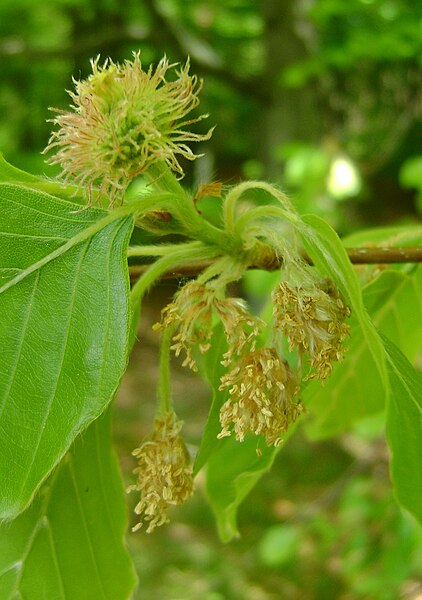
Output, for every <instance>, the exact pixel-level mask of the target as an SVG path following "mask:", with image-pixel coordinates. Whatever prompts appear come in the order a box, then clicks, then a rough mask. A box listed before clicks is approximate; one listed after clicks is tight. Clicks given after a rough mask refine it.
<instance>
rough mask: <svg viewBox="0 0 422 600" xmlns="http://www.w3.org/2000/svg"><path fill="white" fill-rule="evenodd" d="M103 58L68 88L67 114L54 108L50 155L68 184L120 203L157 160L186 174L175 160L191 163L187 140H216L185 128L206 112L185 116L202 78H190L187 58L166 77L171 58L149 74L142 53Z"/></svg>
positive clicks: (47, 149)
mask: <svg viewBox="0 0 422 600" xmlns="http://www.w3.org/2000/svg"><path fill="white" fill-rule="evenodd" d="M99 60H100V58H99V57H97V58H96V59H95V60H92V61H91V66H92V74H91V75H90V76H89V77H88V78H87V79H85V80H82V81H76V80H74V84H75V92H69V95H70V96H71V98H72V101H73V105H71V107H70V108H71V110H70V111H62V110H58V109H51V110H53V111H54V112H56V113H57V116H56V117H55V118H54V119H52V122H53V123H54V124H55V125H57V126H58V130H57V131H55V132H53V134H52V135H51V137H50V140H49V143H48V146H47V148H46V149H45V152H48V151H50V150H54V151H55V155H54V156H52V157H51V158H50V159H48V162H49V163H50V164H59V165H60V166H61V168H62V170H63V173H62V175H63V177H64V179H65V180H66V181H73V182H75V183H77V184H78V185H79V186H80V187H83V188H84V189H85V190H86V191H87V196H88V198H89V200H91V198H92V192H93V188H94V187H96V186H97V187H98V188H99V195H98V198H99V200H100V201H102V202H103V201H104V197H106V198H108V200H109V204H110V205H113V204H115V203H116V202H117V203H121V202H122V200H123V196H124V192H125V190H126V188H127V186H128V185H129V183H130V182H131V181H132V179H134V178H135V177H137V176H138V175H140V174H141V173H143V172H145V171H146V170H147V169H148V168H149V167H150V166H151V165H153V164H154V163H157V162H161V163H165V164H167V165H168V167H170V169H171V170H172V171H173V172H175V173H176V174H177V176H178V177H179V178H180V177H183V175H184V173H183V169H182V167H181V165H180V163H179V160H178V157H179V156H182V157H184V158H187V159H189V160H194V159H195V158H197V157H198V155H196V154H194V153H193V152H192V150H191V149H190V148H189V146H188V145H187V143H188V142H199V141H202V140H207V139H209V138H210V137H211V133H212V129H211V130H209V131H208V133H206V134H197V133H192V132H190V131H187V130H186V129H185V128H186V127H187V126H189V125H191V124H192V123H195V122H197V121H199V120H201V119H203V118H205V117H207V115H202V116H200V117H197V118H193V119H190V120H186V116H187V115H188V114H189V113H190V112H191V111H192V110H193V109H194V108H195V107H196V106H197V105H198V103H199V98H198V94H199V92H200V90H201V87H202V82H201V81H200V80H198V78H197V77H196V76H195V75H193V76H191V75H189V60H188V61H187V62H186V64H185V65H184V66H183V67H181V68H180V69H179V70H177V69H175V70H174V73H173V77H172V78H171V80H170V81H167V80H166V76H167V74H168V72H169V71H171V70H172V69H174V68H175V67H176V65H174V64H172V65H170V64H169V62H168V60H167V58H165V57H164V58H163V59H162V60H160V62H159V63H158V65H157V67H156V68H155V70H154V69H153V68H152V67H151V66H150V67H149V69H148V70H147V71H144V69H143V67H142V63H141V57H140V53H139V52H137V53H134V57H133V60H131V61H130V60H126V61H125V62H124V63H123V64H119V63H114V62H113V61H112V60H111V59H107V60H106V61H105V62H104V64H103V65H102V66H101V65H100V64H99Z"/></svg>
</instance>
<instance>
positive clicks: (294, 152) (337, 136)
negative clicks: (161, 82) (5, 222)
mask: <svg viewBox="0 0 422 600" xmlns="http://www.w3.org/2000/svg"><path fill="white" fill-rule="evenodd" d="M138 49H141V52H142V60H143V62H144V63H145V64H146V65H148V64H149V63H150V62H157V61H158V60H159V59H160V58H161V56H162V55H163V54H164V53H165V54H167V56H168V57H169V59H170V60H171V61H174V62H179V61H182V62H184V61H185V60H186V56H187V55H189V56H190V60H191V65H192V72H195V73H197V74H198V75H199V76H201V77H203V78H204V80H205V83H204V89H203V92H202V104H201V111H202V112H204V111H206V112H208V113H209V114H210V118H209V119H208V126H209V125H213V124H216V125H217V128H216V130H215V133H214V135H213V138H212V140H211V141H210V142H208V143H207V144H206V146H204V147H203V148H202V150H203V151H206V156H205V157H204V158H203V159H201V161H198V162H197V163H195V167H191V165H186V167H187V177H186V180H185V181H186V185H188V186H191V187H192V188H195V187H196V186H197V185H199V184H200V183H206V182H209V181H211V180H215V179H217V180H221V181H223V182H228V183H235V182H237V181H239V180H240V179H242V178H246V177H247V178H262V177H264V178H269V179H270V180H271V181H273V182H275V183H277V184H279V185H280V186H281V187H282V188H283V189H284V190H285V191H287V193H288V194H289V195H290V196H291V197H292V199H293V201H294V202H295V204H296V205H297V206H298V207H299V209H300V210H301V211H303V212H314V213H318V214H320V215H321V216H323V217H324V218H326V219H328V220H329V221H330V222H331V224H333V225H334V226H335V227H336V228H337V230H338V231H339V232H340V233H341V234H347V233H350V232H352V231H354V230H356V229H361V228H364V227H366V226H374V225H379V224H389V223H397V222H401V223H406V222H411V221H415V220H420V218H421V214H422V141H421V134H422V119H421V117H422V70H421V67H422V4H420V3H419V2H414V1H412V0H348V1H347V2H345V1H344V0H299V1H295V0H283V1H282V2H281V1H280V0H261V1H259V2H256V1H255V0H155V1H154V0H127V1H126V2H124V3H123V2H120V0H101V1H99V0H44V1H40V2H33V1H32V0H2V2H1V3H0V113H1V119H0V150H1V151H2V152H3V153H4V155H5V157H6V158H7V159H8V160H9V161H10V162H12V163H14V164H16V165H17V166H20V167H22V168H25V169H28V170H32V171H34V172H41V173H45V174H46V175H48V176H52V175H54V170H52V168H51V167H47V166H46V165H45V163H44V159H43V157H42V156H41V154H40V152H41V150H42V149H43V148H44V147H45V145H46V143H47V140H48V137H49V132H50V124H49V123H47V119H48V118H49V117H50V116H51V113H50V114H49V112H48V107H49V106H55V107H59V108H64V107H66V106H67V105H68V103H69V100H70V99H69V97H68V96H67V95H66V92H65V89H66V88H67V89H70V88H71V86H72V84H71V77H72V76H74V77H75V78H81V77H84V76H86V75H87V74H88V73H89V71H90V66H89V59H90V58H92V57H95V56H96V55H97V54H100V55H101V56H102V57H103V58H106V57H107V56H110V57H111V58H113V60H115V61H121V60H124V59H125V58H129V57H130V56H131V52H132V51H135V50H138ZM206 127H207V125H206V124H204V125H203V130H204V131H205V130H206ZM211 210H212V207H211ZM176 285H177V284H176V283H174V282H163V283H162V284H160V285H159V286H158V288H157V289H156V291H155V292H154V293H153V294H151V296H150V298H149V300H148V302H147V306H146V307H145V309H144V313H143V319H142V322H141V326H140V327H141V328H140V333H139V338H140V344H139V345H138V346H136V347H135V350H134V355H133V359H132V361H131V365H130V368H129V371H128V374H127V376H126V378H125V380H124V381H123V385H122V390H121V394H120V397H119V399H118V403H117V408H116V413H115V414H116V419H115V421H116V427H115V436H116V443H117V449H118V452H119V456H120V457H121V463H122V467H123V472H124V477H125V478H126V479H127V480H128V479H129V477H130V471H131V469H132V468H133V464H132V461H131V458H130V449H131V448H133V447H134V446H136V445H137V444H138V442H139V440H140V439H141V438H142V436H143V435H144V433H145V432H146V431H147V430H148V427H149V423H150V422H151V419H152V416H153V411H154V400H155V380H156V374H157V372H156V371H157V364H156V362H157V348H156V346H157V341H158V340H157V336H156V334H155V333H153V332H151V324H152V323H153V322H155V321H156V320H158V318H159V309H160V306H162V305H163V304H164V303H165V302H166V300H167V299H168V298H169V296H170V294H171V293H172V292H173V291H174V289H175V286H176ZM257 287H258V288H259V289H260V290H261V291H262V289H263V286H262V285H261V283H260V284H259V286H256V285H255V286H254V281H253V277H252V279H250V281H249V284H248V286H247V287H246V290H245V291H246V293H247V294H248V295H249V298H250V300H251V301H252V302H254V303H256V304H257V305H258V304H259V302H260V299H259V298H257V297H256V295H255V290H256V289H257ZM174 370H175V376H176V379H175V385H174V394H175V398H176V403H177V406H178V411H179V413H180V416H181V417H182V418H184V419H185V421H186V432H187V436H188V438H189V440H190V442H191V443H192V450H194V447H195V444H196V443H197V442H198V440H199V438H200V434H201V428H202V425H203V422H204V419H205V415H206V412H207V408H208V405H209V394H208V390H207V388H206V387H205V385H204V384H202V383H201V382H200V381H199V380H198V379H197V378H196V377H193V376H192V375H191V374H190V373H187V372H186V371H185V370H183V369H182V368H181V367H180V366H179V365H178V364H175V366H174ZM382 433H383V432H382V425H381V424H380V422H379V421H378V420H377V419H372V420H371V421H370V422H365V423H362V424H361V425H360V426H359V428H358V430H356V431H353V432H350V433H349V434H347V435H345V436H343V437H341V438H339V439H336V440H329V441H328V440H327V441H319V442H315V441H314V442H312V441H310V440H307V439H306V438H305V437H304V436H302V435H300V434H299V435H296V436H295V437H294V438H293V439H292V440H291V441H290V442H289V443H288V444H287V445H286V447H285V448H284V449H283V451H282V452H281V453H280V455H279V457H278V460H277V462H276V465H275V467H274V469H273V471H272V473H271V475H269V476H267V477H266V478H264V479H263V480H262V482H261V484H260V485H259V486H258V488H257V489H255V491H254V492H253V493H252V495H251V497H250V498H249V499H248V500H247V501H246V503H245V505H244V507H243V509H242V511H241V514H240V529H241V531H242V538H241V539H240V540H238V541H235V542H233V543H231V544H230V545H228V546H223V545H222V544H221V543H220V542H219V540H218V538H217V534H216V531H215V529H214V525H213V519H212V515H211V513H210V511H209V509H208V508H207V507H206V504H205V502H204V500H203V498H202V497H201V495H200V494H199V495H197V496H196V497H195V498H194V499H193V500H192V501H191V502H190V503H189V504H188V506H186V507H185V508H184V509H182V510H179V511H178V512H177V514H174V519H173V523H172V524H171V525H170V526H169V527H167V528H163V529H162V530H160V531H158V532H156V533H154V534H153V535H151V536H146V535H145V534H143V533H142V532H141V533H140V534H137V535H136V536H130V537H129V544H130V547H131V549H132V550H133V552H134V556H135V562H136V566H137V569H138V572H139V575H140V578H141V581H142V584H141V588H140V591H139V596H136V598H138V597H139V598H144V599H148V600H276V599H280V598H282V599H285V600H293V599H301V600H328V599H329V598H339V599H341V600H365V599H368V600H369V599H375V600H396V599H397V598H406V599H409V600H420V599H421V598H422V580H421V576H420V573H421V572H422V535H421V532H420V529H418V528H417V527H416V526H415V525H414V523H413V522H412V521H411V519H410V518H408V517H407V516H406V515H404V514H403V513H402V512H401V511H400V510H399V509H398V508H397V506H396V504H395V503H394V500H393V498H392V496H391V491H390V485H389V482H388V456H387V450H386V447H385V444H384V442H383V437H382ZM198 487H199V488H200V487H201V482H200V481H199V482H198Z"/></svg>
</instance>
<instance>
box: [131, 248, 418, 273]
mask: <svg viewBox="0 0 422 600" xmlns="http://www.w3.org/2000/svg"><path fill="white" fill-rule="evenodd" d="M346 252H347V254H348V256H349V259H350V262H351V263H352V264H354V265H370V264H393V263H420V262H422V246H416V247H397V248H395V247H392V246H385V247H384V246H378V247H363V248H346ZM304 258H305V260H306V261H307V262H309V264H312V261H311V259H310V258H309V256H307V255H305V256H304ZM211 264H212V261H201V262H196V263H195V264H192V265H187V266H184V267H178V268H177V269H171V270H169V271H168V272H167V273H166V274H165V275H164V276H163V279H175V278H179V277H193V276H195V275H197V274H198V273H200V272H201V271H203V270H204V269H205V268H206V267H209V266H210V265H211ZM147 267H148V265H133V266H131V267H130V278H131V280H132V281H133V280H136V279H138V277H140V276H141V275H142V274H143V273H144V272H145V270H146V269H147ZM280 267H281V262H280V260H278V259H277V258H276V256H275V255H274V257H268V255H267V256H266V259H265V262H264V261H263V262H262V263H260V264H257V265H253V266H251V268H256V269H265V270H267V271H275V270H276V269H277V268H280Z"/></svg>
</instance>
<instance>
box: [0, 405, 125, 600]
mask: <svg viewBox="0 0 422 600" xmlns="http://www.w3.org/2000/svg"><path fill="white" fill-rule="evenodd" d="M109 412H110V411H107V413H106V415H104V416H102V417H101V418H100V419H97V420H96V421H95V422H94V423H93V424H92V425H91V426H90V427H89V428H88V429H87V430H86V432H85V433H84V434H83V435H82V436H81V437H80V438H78V439H77V440H76V442H75V444H74V445H73V446H72V448H71V450H70V451H69V453H68V454H66V456H65V457H64V459H63V460H62V462H61V463H60V465H59V466H58V468H57V470H56V471H55V472H54V473H53V474H52V475H51V476H50V478H49V479H48V480H47V482H46V483H45V484H44V486H43V487H42V488H41V490H40V492H39V493H38V494H37V496H36V498H35V500H34V502H33V503H32V505H31V506H30V507H29V508H28V509H27V510H26V511H25V512H24V513H23V514H21V515H20V516H19V517H18V518H17V519H15V521H13V522H12V523H5V524H3V525H2V526H0V600H53V599H54V600H94V599H95V600H126V599H127V598H129V596H130V593H131V591H132V589H133V587H134V585H135V582H136V579H135V575H134V571H133V567H132V564H131V560H130V558H129V556H128V553H127V551H126V548H125V546H124V543H123V536H124V531H125V528H126V522H127V516H126V507H125V501H124V492H123V488H122V483H121V480H120V475H119V469H118V466H117V461H116V458H115V456H114V453H113V452H112V449H111V442H110V416H109Z"/></svg>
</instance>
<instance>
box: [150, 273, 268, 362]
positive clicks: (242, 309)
mask: <svg viewBox="0 0 422 600" xmlns="http://www.w3.org/2000/svg"><path fill="white" fill-rule="evenodd" d="M215 319H219V320H220V321H221V323H222V324H223V327H224V331H225V335H226V338H227V342H228V349H227V352H226V353H225V354H224V364H229V363H230V361H231V359H232V358H233V357H234V356H238V355H240V354H242V352H244V351H245V349H254V348H255V344H256V338H257V336H258V335H259V333H260V332H261V328H262V325H263V322H262V321H261V320H260V319H258V318H257V317H255V316H254V315H252V314H251V313H250V312H249V311H248V310H247V308H246V306H245V303H244V302H243V301H242V300H241V299H240V298H226V297H223V298H221V297H219V294H218V291H217V290H216V289H215V287H213V285H211V284H210V285H207V284H201V283H197V282H196V281H191V282H190V283H187V284H186V285H184V286H183V287H182V288H181V289H180V290H179V292H178V293H177V294H176V296H175V298H174V301H173V302H171V303H170V304H169V305H167V306H166V307H165V308H164V310H163V312H162V321H161V323H158V324H157V325H155V326H154V329H160V330H164V329H167V328H174V335H173V345H172V350H174V352H175V354H176V356H179V354H180V353H181V352H183V353H184V354H185V359H184V361H183V366H189V367H190V368H191V369H192V370H196V363H195V359H194V357H193V349H194V348H195V346H198V347H199V350H200V351H201V352H202V353H204V352H206V351H207V350H208V349H209V348H210V345H211V338H212V335H213V325H214V324H215Z"/></svg>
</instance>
